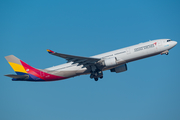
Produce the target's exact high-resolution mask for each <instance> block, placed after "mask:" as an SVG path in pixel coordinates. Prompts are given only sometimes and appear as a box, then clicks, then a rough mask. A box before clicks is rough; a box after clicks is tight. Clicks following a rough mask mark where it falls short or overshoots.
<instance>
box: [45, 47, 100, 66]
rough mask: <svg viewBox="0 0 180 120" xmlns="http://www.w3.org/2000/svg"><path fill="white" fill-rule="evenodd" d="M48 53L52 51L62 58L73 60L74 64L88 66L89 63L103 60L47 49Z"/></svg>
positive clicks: (52, 53)
mask: <svg viewBox="0 0 180 120" xmlns="http://www.w3.org/2000/svg"><path fill="white" fill-rule="evenodd" d="M47 51H48V53H50V54H51V55H55V56H58V57H61V58H64V59H66V60H67V61H68V62H73V64H76V63H78V66H79V65H83V66H85V67H86V66H88V65H93V64H95V63H96V62H97V61H99V60H101V59H99V58H91V57H81V56H74V55H67V54H62V53H57V52H54V51H52V50H49V49H47Z"/></svg>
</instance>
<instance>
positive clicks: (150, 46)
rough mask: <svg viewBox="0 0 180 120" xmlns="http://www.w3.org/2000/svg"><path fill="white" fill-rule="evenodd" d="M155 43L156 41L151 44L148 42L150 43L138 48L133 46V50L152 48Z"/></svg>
mask: <svg viewBox="0 0 180 120" xmlns="http://www.w3.org/2000/svg"><path fill="white" fill-rule="evenodd" d="M156 45H157V42H155V43H153V44H150V45H146V46H142V47H138V48H135V49H134V52H138V51H141V50H144V49H149V48H153V47H154V46H156Z"/></svg>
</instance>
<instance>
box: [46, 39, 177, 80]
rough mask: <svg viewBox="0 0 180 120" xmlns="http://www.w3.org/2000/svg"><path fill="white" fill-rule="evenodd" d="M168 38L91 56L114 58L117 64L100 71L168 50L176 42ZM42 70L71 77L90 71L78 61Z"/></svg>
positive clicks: (105, 58) (103, 58)
mask: <svg viewBox="0 0 180 120" xmlns="http://www.w3.org/2000/svg"><path fill="white" fill-rule="evenodd" d="M168 40H169V39H158V40H152V41H148V42H145V43H139V44H137V45H133V46H130V47H126V48H122V49H118V50H114V51H110V52H107V53H103V54H99V55H95V56H92V58H100V59H101V60H102V61H103V60H107V59H110V58H115V59H116V62H117V64H116V65H113V66H108V67H107V66H104V67H102V71H104V70H108V69H112V68H115V67H117V66H120V65H123V64H126V63H128V62H132V61H135V60H138V59H142V58H146V57H150V56H154V55H157V54H161V53H163V52H166V51H167V52H168V50H170V49H171V48H173V47H174V46H175V45H176V44H177V42H176V41H170V40H169V41H168ZM44 70H46V71H48V72H49V73H52V74H54V75H61V76H63V77H73V76H77V75H82V74H90V71H91V69H90V68H89V67H84V66H83V65H78V63H75V64H73V62H69V63H65V64H61V65H58V66H54V67H50V68H46V69H44Z"/></svg>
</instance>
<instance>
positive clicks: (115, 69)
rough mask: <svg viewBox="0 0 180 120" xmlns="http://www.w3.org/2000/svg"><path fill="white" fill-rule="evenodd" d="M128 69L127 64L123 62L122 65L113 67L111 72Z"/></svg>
mask: <svg viewBox="0 0 180 120" xmlns="http://www.w3.org/2000/svg"><path fill="white" fill-rule="evenodd" d="M126 70H127V65H126V64H123V65H121V66H118V67H116V68H113V69H111V72H116V73H120V72H124V71H126Z"/></svg>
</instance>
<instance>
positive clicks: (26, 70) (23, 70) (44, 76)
mask: <svg viewBox="0 0 180 120" xmlns="http://www.w3.org/2000/svg"><path fill="white" fill-rule="evenodd" d="M5 58H6V60H7V61H8V63H9V64H10V66H11V67H12V69H13V70H14V71H15V72H16V74H17V75H13V74H8V75H5V76H8V77H11V78H13V79H12V80H21V81H53V80H61V79H66V78H65V77H61V76H57V75H53V74H49V73H48V72H44V70H40V69H36V68H33V67H31V66H30V65H28V64H26V63H25V62H23V61H22V60H20V59H19V58H17V57H15V56H14V55H9V56H6V57H5Z"/></svg>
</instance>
